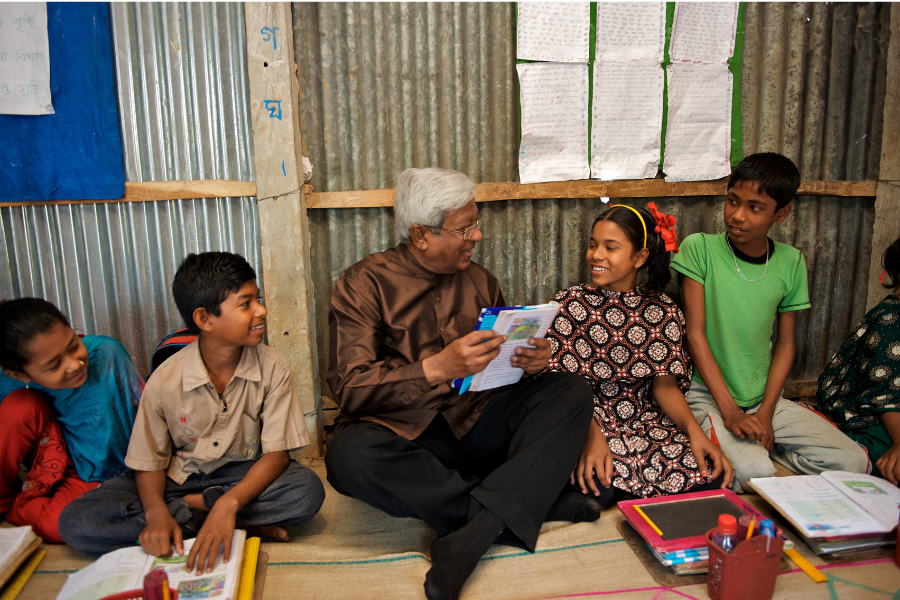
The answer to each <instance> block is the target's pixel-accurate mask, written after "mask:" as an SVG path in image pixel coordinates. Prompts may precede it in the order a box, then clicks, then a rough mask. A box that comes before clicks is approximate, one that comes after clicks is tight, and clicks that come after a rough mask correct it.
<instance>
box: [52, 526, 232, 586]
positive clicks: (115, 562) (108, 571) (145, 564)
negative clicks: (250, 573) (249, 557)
mask: <svg viewBox="0 0 900 600" xmlns="http://www.w3.org/2000/svg"><path fill="white" fill-rule="evenodd" d="M246 537H247V534H246V533H245V532H244V530H243V529H235V530H234V538H233V540H232V543H231V558H230V559H229V560H228V563H227V564H226V563H224V562H222V556H223V554H224V547H220V548H219V555H218V556H217V557H216V563H215V566H214V567H213V570H212V572H210V573H205V572H204V573H203V574H202V575H197V569H196V565H194V570H192V571H190V572H187V571H185V570H184V568H185V565H186V564H187V557H188V553H189V552H190V549H191V547H192V546H193V545H194V542H195V541H196V538H195V539H191V540H187V541H186V542H184V555H182V556H179V555H177V554H174V553H173V554H172V556H169V557H156V556H150V555H149V554H147V553H146V552H144V551H143V550H142V549H141V548H140V546H135V547H133V548H122V549H121V550H116V551H115V552H110V553H108V554H104V555H103V556H101V557H100V558H98V559H97V560H96V561H95V562H94V563H93V564H92V565H90V566H88V567H85V568H84V569H81V570H80V571H77V572H75V573H72V574H71V575H69V579H68V580H66V584H65V585H64V586H63V589H62V590H61V591H60V592H59V595H58V596H56V600H68V599H72V600H75V599H77V600H99V599H100V598H103V597H104V596H109V595H112V594H119V593H121V592H125V591H129V590H137V589H143V587H144V576H145V575H147V573H149V572H150V571H152V570H153V569H162V570H163V571H165V572H166V575H167V576H168V577H169V587H170V588H172V589H174V590H178V597H179V598H185V599H191V598H214V599H215V600H235V599H236V597H237V589H238V583H239V580H240V575H241V561H242V559H243V558H244V542H245V540H246Z"/></svg>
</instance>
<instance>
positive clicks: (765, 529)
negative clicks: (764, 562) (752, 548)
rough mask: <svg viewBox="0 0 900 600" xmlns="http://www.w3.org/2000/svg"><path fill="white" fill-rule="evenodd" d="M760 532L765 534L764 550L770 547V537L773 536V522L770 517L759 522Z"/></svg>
mask: <svg viewBox="0 0 900 600" xmlns="http://www.w3.org/2000/svg"><path fill="white" fill-rule="evenodd" d="M759 525H760V527H759V529H760V533H761V534H762V535H764V536H766V552H768V551H769V548H771V547H772V538H773V537H775V523H773V522H772V520H771V519H763V521H762V523H760V524H759Z"/></svg>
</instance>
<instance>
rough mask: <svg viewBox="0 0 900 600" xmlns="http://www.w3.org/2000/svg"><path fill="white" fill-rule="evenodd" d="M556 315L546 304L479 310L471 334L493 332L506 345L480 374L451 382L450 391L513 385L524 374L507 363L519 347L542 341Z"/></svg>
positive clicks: (555, 308) (553, 305)
mask: <svg viewBox="0 0 900 600" xmlns="http://www.w3.org/2000/svg"><path fill="white" fill-rule="evenodd" d="M557 312H559V304H558V303H556V302H549V303H547V304H536V305H534V306H496V307H491V308H482V309H481V314H480V315H479V316H478V324H477V325H476V326H475V331H486V330H488V329H493V330H494V331H496V332H497V334H498V335H505V336H506V341H505V342H503V344H501V345H500V354H498V355H497V356H496V357H495V358H494V360H492V361H491V362H490V363H488V366H487V367H485V369H484V370H483V371H481V372H480V373H476V374H475V375H470V376H469V377H466V378H465V379H455V380H454V381H453V387H454V388H459V393H460V394H464V393H465V392H477V391H481V390H491V389H494V388H497V387H500V386H504V385H510V384H513V383H517V382H518V381H519V380H520V379H522V375H523V374H524V373H525V371H523V370H522V369H518V368H516V367H513V366H512V364H510V362H509V359H510V357H512V355H513V352H514V351H515V349H516V348H518V347H520V346H528V340H529V339H530V338H542V337H544V336H545V335H547V329H549V328H550V324H551V323H552V322H553V319H554V318H555V317H556V313H557Z"/></svg>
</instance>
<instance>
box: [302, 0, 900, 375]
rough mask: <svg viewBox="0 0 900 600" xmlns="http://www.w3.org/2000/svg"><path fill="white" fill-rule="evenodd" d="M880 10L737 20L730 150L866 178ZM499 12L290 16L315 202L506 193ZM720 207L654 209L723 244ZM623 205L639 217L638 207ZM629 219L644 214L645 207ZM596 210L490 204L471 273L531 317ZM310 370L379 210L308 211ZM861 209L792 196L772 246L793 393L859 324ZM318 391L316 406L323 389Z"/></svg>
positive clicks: (577, 255)
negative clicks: (740, 40)
mask: <svg viewBox="0 0 900 600" xmlns="http://www.w3.org/2000/svg"><path fill="white" fill-rule="evenodd" d="M890 9H891V6H890V4H814V3H792V4H762V3H759V4H757V3H753V4H749V5H748V8H747V14H746V21H745V32H746V34H745V41H744V60H743V77H742V96H743V99H742V100H743V101H742V109H743V113H744V127H743V135H744V151H745V154H749V153H752V152H755V151H758V150H776V151H780V152H783V153H785V154H786V155H788V156H790V157H791V158H792V159H794V160H795V162H797V164H798V165H799V166H800V167H801V172H802V175H803V177H804V178H805V179H851V180H856V179H865V178H874V177H877V174H878V159H879V153H880V148H881V130H882V112H883V103H884V81H885V73H886V50H887V41H888V34H889V23H890V14H889V11H890ZM514 36H515V28H514V8H513V5H512V4H499V3H486V4H475V3H472V4H466V3H462V4H459V3H453V4H451V3H434V4H419V3H395V4H380V3H363V4H349V3H348V4H312V3H298V4H295V5H294V42H295V49H296V60H297V63H298V65H299V70H300V87H301V94H302V97H301V110H302V131H303V137H304V143H305V145H306V149H305V153H306V154H307V155H308V156H309V157H310V159H311V160H312V162H313V165H314V170H313V178H312V181H311V182H310V183H311V184H312V185H313V186H314V187H315V189H316V191H322V192H324V191H341V190H356V189H377V188H386V187H393V185H394V178H395V177H396V175H397V173H399V172H400V171H402V170H403V169H405V168H407V167H423V166H440V167H447V168H452V169H458V170H460V171H463V172H465V173H467V174H468V175H470V176H471V177H472V178H473V179H474V180H475V181H476V182H491V181H515V180H516V179H517V175H516V152H517V149H518V127H519V125H518V119H519V117H518V100H517V82H516V79H515V68H514V65H515V41H514ZM721 200H722V199H721V198H664V199H657V204H658V205H659V206H660V208H661V209H662V210H664V211H667V212H671V213H673V214H675V215H676V216H677V217H678V218H679V236H681V237H684V236H686V235H688V234H690V233H693V232H696V231H707V232H720V231H722V230H723V229H722V223H721ZM635 202H637V200H635ZM641 202H643V200H641ZM600 207H601V203H600V201H599V200H597V199H584V200H540V201H509V202H494V203H487V204H484V205H482V206H481V211H482V213H483V214H484V215H485V221H484V224H485V241H484V243H482V244H480V245H479V247H478V248H477V249H476V260H477V261H478V262H480V263H482V264H484V265H485V266H486V267H487V268H488V269H490V270H491V271H492V272H493V273H494V274H495V275H496V276H497V277H498V278H499V279H500V282H501V284H502V286H503V290H504V293H505V295H506V298H507V300H509V301H511V302H536V301H542V300H546V299H547V298H549V297H550V296H551V295H552V294H553V293H555V292H556V291H557V290H558V289H561V288H564V287H567V286H569V285H572V284H575V283H578V282H580V281H582V280H584V278H585V275H586V273H585V271H586V269H585V263H584V258H583V253H584V249H585V247H586V241H585V240H586V234H587V228H588V227H589V225H590V222H591V221H592V219H593V217H594V216H595V215H596V213H597V212H598V211H599V209H600ZM309 214H310V229H311V235H312V239H313V248H312V260H313V272H314V277H315V286H316V290H317V295H318V300H317V303H316V306H317V315H316V319H317V328H318V331H317V335H318V340H319V348H320V351H319V357H320V366H321V368H323V369H324V367H325V362H326V361H327V352H326V351H325V349H326V348H327V343H328V335H327V314H328V302H327V299H328V297H329V295H330V292H331V289H332V287H333V284H334V280H335V279H336V278H337V276H338V274H340V272H341V271H342V270H343V269H345V268H346V267H348V266H349V265H351V264H353V263H354V262H356V261H357V260H359V259H361V258H363V257H364V256H366V255H368V254H370V253H372V252H376V251H380V250H383V249H385V248H388V247H390V246H392V245H394V244H395V243H396V236H395V234H394V231H393V219H392V216H391V213H390V210H389V209H342V210H332V209H328V210H312V211H310V213H309ZM873 219H874V214H873V201H872V199H859V198H831V197H803V198H800V199H799V200H798V201H797V202H796V203H795V212H794V214H793V215H792V216H791V217H790V218H789V219H788V221H787V222H786V223H785V224H783V225H781V226H780V227H777V228H776V229H775V230H774V237H775V238H776V239H778V240H779V241H783V242H788V243H791V244H794V245H795V246H797V247H799V248H800V249H801V250H802V251H803V253H804V255H805V256H806V260H807V263H808V265H809V266H810V270H811V277H810V292H811V296H812V299H813V303H814V308H813V309H812V310H810V311H805V313H803V314H802V316H801V319H800V326H799V331H798V342H799V347H800V350H799V356H798V360H797V362H796V367H795V369H794V373H793V376H794V377H800V378H811V377H816V376H817V375H818V373H819V371H820V369H821V367H822V365H823V363H824V361H825V359H826V356H827V355H828V354H829V353H830V352H832V351H833V350H834V349H835V348H836V347H837V346H838V345H839V344H840V342H841V341H842V340H843V338H844V336H845V335H846V333H847V331H848V329H849V327H851V326H852V325H851V323H852V322H853V321H856V320H857V319H859V318H860V317H861V316H862V314H863V311H864V307H865V299H866V298H865V296H866V285H867V279H868V272H867V271H868V260H869V255H870V253H871V248H870V245H871V233H872V223H873ZM323 389H326V390H327V386H324V387H323Z"/></svg>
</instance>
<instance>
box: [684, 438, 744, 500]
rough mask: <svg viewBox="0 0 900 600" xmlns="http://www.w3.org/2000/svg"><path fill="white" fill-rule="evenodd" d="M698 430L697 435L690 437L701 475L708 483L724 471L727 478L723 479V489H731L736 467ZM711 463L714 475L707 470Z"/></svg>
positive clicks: (692, 450)
mask: <svg viewBox="0 0 900 600" xmlns="http://www.w3.org/2000/svg"><path fill="white" fill-rule="evenodd" d="M697 430H698V431H697V433H694V434H693V435H691V436H690V444H691V452H692V453H693V454H694V459H695V460H696V461H697V465H699V466H700V474H701V475H703V476H704V477H706V478H707V480H708V481H713V480H715V479H716V477H718V476H719V474H720V473H722V472H723V471H724V473H725V476H724V477H723V478H722V489H723V490H724V489H726V488H729V487H731V480H732V479H733V478H734V467H732V466H731V461H730V460H728V457H727V456H725V453H724V452H722V449H721V448H719V447H718V446H716V445H715V443H713V441H712V440H711V439H709V438H708V437H706V434H705V433H703V430H702V429H700V428H699V427H698V428H697ZM710 462H711V463H712V464H713V471H712V474H710V473H709V471H708V470H707V469H706V468H705V467H707V466H708V463H710Z"/></svg>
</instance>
